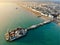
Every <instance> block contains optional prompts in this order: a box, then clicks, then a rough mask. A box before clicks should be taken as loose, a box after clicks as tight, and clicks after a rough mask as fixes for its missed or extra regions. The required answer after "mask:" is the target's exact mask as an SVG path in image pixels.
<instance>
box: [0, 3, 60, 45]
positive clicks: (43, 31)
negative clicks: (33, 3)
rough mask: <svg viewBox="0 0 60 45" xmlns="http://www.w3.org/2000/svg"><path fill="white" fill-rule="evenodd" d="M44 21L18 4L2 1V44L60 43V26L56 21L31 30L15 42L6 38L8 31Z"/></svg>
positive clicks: (0, 5) (0, 10)
mask: <svg viewBox="0 0 60 45" xmlns="http://www.w3.org/2000/svg"><path fill="white" fill-rule="evenodd" d="M16 8H17V9H16ZM43 21H44V20H43V19H41V18H38V17H37V16H35V15H34V14H32V13H31V12H29V11H27V10H25V9H23V8H21V7H20V6H18V5H17V4H14V3H0V45H60V26H59V25H57V24H55V23H54V22H51V23H50V24H46V25H44V26H40V27H38V28H36V29H33V30H30V31H28V34H27V35H26V36H25V37H22V38H20V39H17V40H15V41H13V42H8V41H6V40H5V37H4V34H5V33H6V32H7V31H10V30H13V29H15V28H17V27H23V28H28V27H29V26H31V25H33V24H38V23H41V22H43Z"/></svg>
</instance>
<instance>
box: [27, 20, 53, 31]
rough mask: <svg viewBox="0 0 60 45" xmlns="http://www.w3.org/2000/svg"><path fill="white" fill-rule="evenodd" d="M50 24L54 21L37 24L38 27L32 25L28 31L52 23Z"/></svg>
mask: <svg viewBox="0 0 60 45" xmlns="http://www.w3.org/2000/svg"><path fill="white" fill-rule="evenodd" d="M50 22H52V20H47V21H44V22H42V23H39V24H36V25H32V26H30V27H28V28H27V30H30V29H35V28H37V27H40V26H43V25H45V24H48V23H50Z"/></svg>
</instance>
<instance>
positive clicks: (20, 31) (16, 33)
mask: <svg viewBox="0 0 60 45" xmlns="http://www.w3.org/2000/svg"><path fill="white" fill-rule="evenodd" d="M26 33H27V29H24V28H17V29H15V30H12V31H9V32H7V33H6V34H5V39H6V40H7V41H13V40H16V39H18V38H20V37H23V36H25V35H26Z"/></svg>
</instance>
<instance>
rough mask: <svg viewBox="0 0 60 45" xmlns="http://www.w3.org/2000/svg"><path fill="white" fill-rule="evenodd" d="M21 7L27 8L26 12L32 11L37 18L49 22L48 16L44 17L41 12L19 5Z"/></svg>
mask: <svg viewBox="0 0 60 45" xmlns="http://www.w3.org/2000/svg"><path fill="white" fill-rule="evenodd" d="M18 5H19V6H20V7H22V8H25V9H26V10H28V11H30V12H31V13H33V14H35V15H36V16H38V17H40V18H42V19H43V20H49V19H51V18H49V17H48V16H42V15H41V13H40V12H37V11H34V10H32V8H28V7H24V6H23V5H20V4H18Z"/></svg>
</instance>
